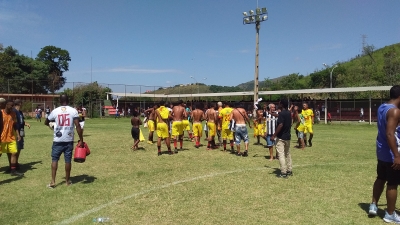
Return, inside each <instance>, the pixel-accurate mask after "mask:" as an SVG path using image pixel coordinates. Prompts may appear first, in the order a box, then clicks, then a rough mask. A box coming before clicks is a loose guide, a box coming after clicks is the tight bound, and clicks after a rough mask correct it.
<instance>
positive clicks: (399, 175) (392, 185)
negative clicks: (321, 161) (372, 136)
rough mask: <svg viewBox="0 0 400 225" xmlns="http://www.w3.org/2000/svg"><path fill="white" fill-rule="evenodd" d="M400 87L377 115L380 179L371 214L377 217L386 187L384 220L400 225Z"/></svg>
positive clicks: (373, 192)
mask: <svg viewBox="0 0 400 225" xmlns="http://www.w3.org/2000/svg"><path fill="white" fill-rule="evenodd" d="M399 108H400V86H399V85H395V86H393V87H392V88H391V89H390V100H389V101H388V102H387V103H384V104H382V105H381V106H379V108H378V112H377V117H378V118H377V123H378V124H377V125H378V135H377V138H376V156H377V159H378V163H377V166H376V173H377V177H376V180H375V182H374V186H373V190H372V202H371V204H370V206H369V211H368V214H369V215H372V216H376V215H377V211H378V208H377V205H378V201H379V198H380V196H381V194H382V192H383V189H384V187H385V183H387V184H386V201H387V208H386V210H385V217H384V218H383V220H384V221H385V222H388V223H400V217H399V216H398V215H397V213H396V211H395V206H396V200H397V186H398V185H399V183H400V153H399V147H400V146H399V142H400V140H399V138H400V135H399V134H398V133H397V132H396V130H399V129H400V127H399V123H400V109H399Z"/></svg>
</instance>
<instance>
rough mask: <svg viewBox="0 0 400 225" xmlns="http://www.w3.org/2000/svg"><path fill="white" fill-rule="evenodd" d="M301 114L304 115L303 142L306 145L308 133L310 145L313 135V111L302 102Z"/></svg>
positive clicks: (310, 144) (309, 144)
mask: <svg viewBox="0 0 400 225" xmlns="http://www.w3.org/2000/svg"><path fill="white" fill-rule="evenodd" d="M301 114H302V115H303V116H304V119H305V121H306V122H305V124H304V143H305V145H306V146H307V133H310V138H309V139H308V146H310V147H312V139H313V137H314V131H313V125H314V112H313V110H312V109H310V108H308V104H307V103H303V110H302V111H301Z"/></svg>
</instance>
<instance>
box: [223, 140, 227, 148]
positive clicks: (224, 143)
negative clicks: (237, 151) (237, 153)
mask: <svg viewBox="0 0 400 225" xmlns="http://www.w3.org/2000/svg"><path fill="white" fill-rule="evenodd" d="M222 143H223V145H224V150H226V140H223V141H222Z"/></svg>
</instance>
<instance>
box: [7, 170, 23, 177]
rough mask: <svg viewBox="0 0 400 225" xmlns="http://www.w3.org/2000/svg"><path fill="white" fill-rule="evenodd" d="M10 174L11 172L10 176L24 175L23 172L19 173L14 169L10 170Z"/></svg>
mask: <svg viewBox="0 0 400 225" xmlns="http://www.w3.org/2000/svg"><path fill="white" fill-rule="evenodd" d="M10 174H11V176H19V177H22V176H24V174H23V173H19V172H17V171H16V170H13V171H11V173H10Z"/></svg>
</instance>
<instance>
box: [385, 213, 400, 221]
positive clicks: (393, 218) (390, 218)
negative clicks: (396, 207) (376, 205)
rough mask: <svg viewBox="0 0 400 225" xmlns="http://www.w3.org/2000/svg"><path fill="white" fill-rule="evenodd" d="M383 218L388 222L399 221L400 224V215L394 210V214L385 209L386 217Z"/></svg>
mask: <svg viewBox="0 0 400 225" xmlns="http://www.w3.org/2000/svg"><path fill="white" fill-rule="evenodd" d="M383 220H384V221H385V222H386V223H397V224H400V217H399V216H398V215H397V213H396V212H393V214H392V215H389V213H388V212H387V211H386V210H385V217H383Z"/></svg>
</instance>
